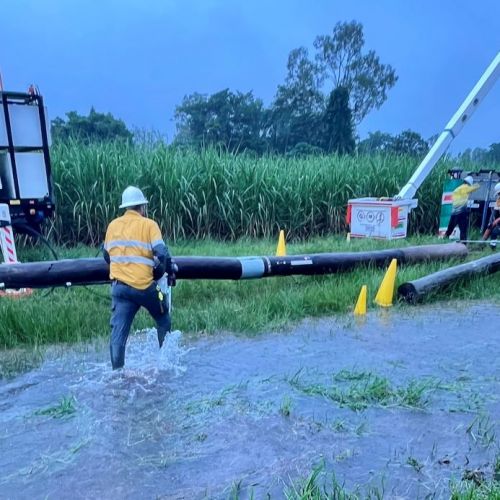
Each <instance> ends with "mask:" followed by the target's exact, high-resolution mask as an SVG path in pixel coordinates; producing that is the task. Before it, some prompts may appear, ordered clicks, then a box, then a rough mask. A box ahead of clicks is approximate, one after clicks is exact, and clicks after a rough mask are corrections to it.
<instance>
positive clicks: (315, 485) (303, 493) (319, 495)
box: [283, 463, 384, 500]
mask: <svg viewBox="0 0 500 500" xmlns="http://www.w3.org/2000/svg"><path fill="white" fill-rule="evenodd" d="M283 493H284V496H285V498H286V499H287V500H360V499H366V500H379V499H382V498H384V488H383V485H382V486H381V487H378V486H368V487H366V488H361V487H358V488H356V489H355V490H354V491H349V490H348V489H346V488H345V486H344V485H343V484H341V483H339V482H338V481H337V478H336V477H335V474H334V473H327V472H326V471H325V465H324V464H323V463H322V464H320V465H318V466H316V467H314V468H313V470H312V472H311V473H310V474H309V475H308V476H306V477H305V478H299V479H297V480H295V481H292V482H291V484H290V485H288V486H286V487H285V489H284V491H283Z"/></svg>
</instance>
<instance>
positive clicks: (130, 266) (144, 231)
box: [104, 210, 164, 290]
mask: <svg viewBox="0 0 500 500" xmlns="http://www.w3.org/2000/svg"><path fill="white" fill-rule="evenodd" d="M162 244H164V241H163V239H162V236H161V231H160V228H159V227H158V224H157V223H156V222H155V221H154V220H151V219H148V218H147V217H143V216H142V215H141V214H140V213H138V212H136V211H135V210H127V211H126V212H125V214H124V215H122V216H121V217H118V218H116V219H114V220H113V221H111V222H110V224H109V226H108V229H107V231H106V239H105V241H104V248H105V249H106V251H107V252H108V253H109V257H110V266H109V269H110V272H109V277H110V278H111V279H112V280H118V281H121V282H123V283H126V284H127V285H130V286H132V287H134V288H138V289H139V290H145V289H146V288H147V287H148V286H149V285H151V283H152V282H153V267H154V261H153V248H154V247H155V246H157V245H162Z"/></svg>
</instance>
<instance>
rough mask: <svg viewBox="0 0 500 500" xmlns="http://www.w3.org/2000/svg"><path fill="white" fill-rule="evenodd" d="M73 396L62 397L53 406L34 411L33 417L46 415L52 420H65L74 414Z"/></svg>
mask: <svg viewBox="0 0 500 500" xmlns="http://www.w3.org/2000/svg"><path fill="white" fill-rule="evenodd" d="M75 403H76V400H75V397H74V396H63V397H62V398H61V401H60V402H59V403H58V404H57V405H54V406H49V407H47V408H43V409H41V410H37V411H35V415H46V416H49V417H52V418H67V417H71V416H73V414H74V413H75V412H76V407H75Z"/></svg>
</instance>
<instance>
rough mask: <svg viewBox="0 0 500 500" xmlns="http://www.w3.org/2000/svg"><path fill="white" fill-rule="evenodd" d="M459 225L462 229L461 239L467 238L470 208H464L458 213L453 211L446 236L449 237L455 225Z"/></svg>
mask: <svg viewBox="0 0 500 500" xmlns="http://www.w3.org/2000/svg"><path fill="white" fill-rule="evenodd" d="M457 225H458V229H459V230H460V239H461V240H466V239H467V229H468V226H469V212H468V210H462V211H461V212H458V213H457V214H454V213H452V214H451V217H450V223H449V224H448V229H447V230H446V233H445V236H446V238H449V237H450V235H451V233H452V232H453V230H454V229H455V227H456V226H457Z"/></svg>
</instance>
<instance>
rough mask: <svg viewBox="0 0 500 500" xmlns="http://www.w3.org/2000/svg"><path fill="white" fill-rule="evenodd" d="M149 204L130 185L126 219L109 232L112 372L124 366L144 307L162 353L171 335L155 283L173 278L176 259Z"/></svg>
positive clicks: (162, 298)
mask: <svg viewBox="0 0 500 500" xmlns="http://www.w3.org/2000/svg"><path fill="white" fill-rule="evenodd" d="M147 204H148V201H147V200H146V198H145V197H144V194H143V193H142V191H141V190H140V189H139V188H137V187H134V186H129V187H127V188H126V189H125V191H123V194H122V203H121V205H120V208H125V209H126V210H125V214H124V215H122V216H121V217H118V218H116V219H114V220H113V221H111V223H110V224H109V226H108V229H107V231H106V239H105V242H104V258H105V259H106V261H107V262H108V264H109V265H110V268H109V276H110V278H111V281H112V284H111V298H112V306H111V328H112V330H111V340H110V353H111V364H112V366H113V369H117V368H121V367H123V365H124V364H125V346H126V343H127V338H128V335H129V332H130V327H131V325H132V321H133V319H134V317H135V315H136V313H137V311H138V310H139V309H140V308H141V307H144V308H146V309H147V310H148V312H149V313H150V314H151V316H152V317H153V318H154V320H155V321H156V329H157V333H158V343H159V346H160V348H161V346H162V344H163V341H164V339H165V336H166V335H167V333H168V332H170V311H168V305H167V300H166V297H165V296H164V294H163V292H162V290H161V289H160V287H159V286H158V284H157V282H156V280H158V279H160V278H161V277H162V276H163V275H164V273H167V274H168V275H172V274H173V271H172V259H171V256H170V253H169V250H168V247H167V245H166V244H165V241H164V240H163V238H162V235H161V231H160V228H159V227H158V224H157V223H156V222H155V221H153V220H152V219H148V218H147V212H146V206H147Z"/></svg>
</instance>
